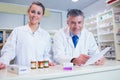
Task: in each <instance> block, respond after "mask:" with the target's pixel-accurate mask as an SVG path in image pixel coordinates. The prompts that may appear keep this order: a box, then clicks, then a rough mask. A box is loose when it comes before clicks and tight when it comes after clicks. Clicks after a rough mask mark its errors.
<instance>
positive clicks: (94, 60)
mask: <svg viewBox="0 0 120 80" xmlns="http://www.w3.org/2000/svg"><path fill="white" fill-rule="evenodd" d="M110 49H111V47H107V48H105V49H104V50H102V51H101V52H100V53H98V54H94V55H93V56H92V57H91V58H90V59H88V61H87V62H86V63H85V64H84V65H89V64H94V63H95V62H96V61H98V60H99V59H100V58H102V57H103V55H104V54H105V53H107V52H108V51H109V50H110Z"/></svg>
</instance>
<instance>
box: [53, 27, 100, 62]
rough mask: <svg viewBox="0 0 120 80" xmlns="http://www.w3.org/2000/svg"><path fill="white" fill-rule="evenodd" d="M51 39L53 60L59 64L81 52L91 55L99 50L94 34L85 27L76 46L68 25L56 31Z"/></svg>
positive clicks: (77, 55)
mask: <svg viewBox="0 0 120 80" xmlns="http://www.w3.org/2000/svg"><path fill="white" fill-rule="evenodd" d="M53 40H54V44H53V52H54V60H55V62H57V63H59V64H62V63H64V62H70V61H71V59H72V58H77V57H79V55H80V54H81V53H82V54H88V55H92V54H94V53H98V52H99V49H98V46H97V44H96V41H95V39H94V36H93V35H92V33H91V32H88V31H87V30H86V29H83V30H82V31H81V33H80V37H79V41H78V43H77V46H76V48H74V44H73V41H72V38H71V36H70V32H69V27H65V28H63V29H61V30H60V31H58V32H57V33H56V34H55V36H54V38H53Z"/></svg>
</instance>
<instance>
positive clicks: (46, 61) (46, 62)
mask: <svg viewBox="0 0 120 80" xmlns="http://www.w3.org/2000/svg"><path fill="white" fill-rule="evenodd" d="M44 68H49V61H48V60H45V61H44Z"/></svg>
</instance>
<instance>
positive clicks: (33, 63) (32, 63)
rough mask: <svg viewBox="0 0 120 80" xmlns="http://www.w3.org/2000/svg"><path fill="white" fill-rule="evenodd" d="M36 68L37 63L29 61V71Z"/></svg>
mask: <svg viewBox="0 0 120 80" xmlns="http://www.w3.org/2000/svg"><path fill="white" fill-rule="evenodd" d="M36 67H37V62H36V61H31V69H36Z"/></svg>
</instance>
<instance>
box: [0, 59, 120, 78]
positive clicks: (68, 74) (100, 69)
mask: <svg viewBox="0 0 120 80" xmlns="http://www.w3.org/2000/svg"><path fill="white" fill-rule="evenodd" d="M75 79H76V80H120V62H119V61H107V62H106V63H105V64H104V65H102V66H95V65H89V66H81V67H80V66H74V67H73V70H71V71H65V70H63V66H62V65H56V66H53V67H49V68H44V69H35V70H30V71H29V73H25V74H21V75H17V74H13V73H10V72H7V70H6V69H4V70H0V80H75Z"/></svg>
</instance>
